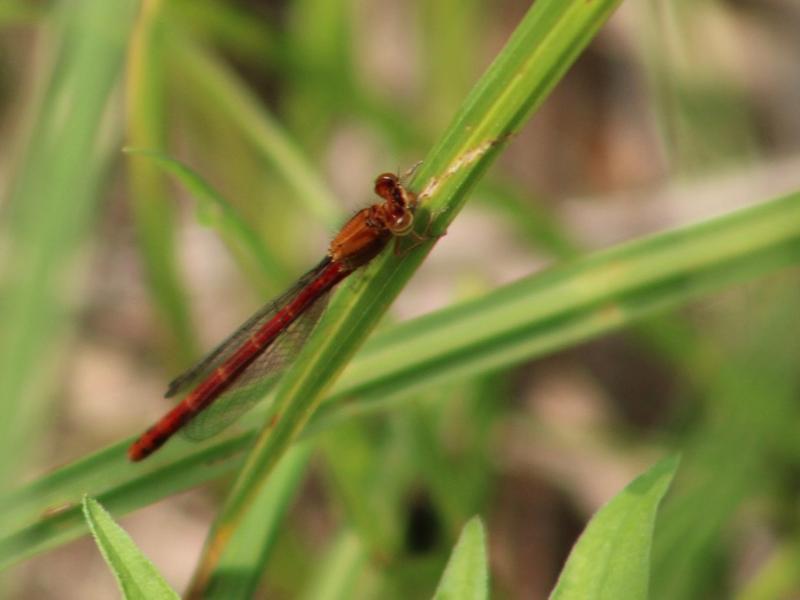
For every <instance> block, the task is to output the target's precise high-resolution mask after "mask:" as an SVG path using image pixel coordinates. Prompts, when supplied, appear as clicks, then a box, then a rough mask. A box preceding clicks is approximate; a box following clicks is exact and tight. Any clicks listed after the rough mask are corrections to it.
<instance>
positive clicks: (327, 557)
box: [0, 0, 800, 600]
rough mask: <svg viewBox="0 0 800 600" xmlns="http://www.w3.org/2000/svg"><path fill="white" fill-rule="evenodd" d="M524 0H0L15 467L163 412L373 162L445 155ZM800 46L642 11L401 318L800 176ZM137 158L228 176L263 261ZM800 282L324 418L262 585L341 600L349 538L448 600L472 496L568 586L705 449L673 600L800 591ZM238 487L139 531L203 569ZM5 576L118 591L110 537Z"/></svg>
mask: <svg viewBox="0 0 800 600" xmlns="http://www.w3.org/2000/svg"><path fill="white" fill-rule="evenodd" d="M528 8H529V3H528V2H524V1H518V0H501V1H499V2H496V1H495V2H489V1H487V0H466V1H465V0H459V1H457V2H456V1H453V0H444V1H433V0H414V1H411V2H393V1H391V0H378V1H376V2H353V1H349V0H338V1H330V0H259V1H257V0H251V1H248V0H228V1H225V0H162V1H156V0H152V1H147V0H144V1H143V2H141V4H139V3H137V2H134V1H133V0H113V1H109V0H80V1H73V2H47V1H44V0H40V1H34V0H18V1H15V0H4V2H3V3H2V6H0V26H2V32H1V36H0V47H2V53H1V54H0V128H1V129H0V131H2V135H1V136H0V184H2V189H3V196H2V205H0V211H2V212H0V215H1V219H2V220H1V222H0V261H1V262H0V265H1V266H2V279H0V325H2V327H0V408H2V409H3V410H4V411H6V412H5V414H6V415H13V417H12V418H8V419H4V423H3V425H1V426H0V434H2V436H3V439H4V440H5V441H6V445H5V447H6V448H11V449H13V450H12V451H11V452H10V453H9V452H7V453H6V455H5V456H4V457H3V458H2V459H1V461H2V465H0V466H2V471H0V475H2V478H0V481H3V485H4V486H6V487H8V488H9V489H10V488H11V487H15V486H16V485H19V482H24V481H31V480H34V479H36V477H38V476H40V475H41V474H43V473H45V472H47V471H48V470H50V469H52V468H54V467H55V466H58V465H62V464H66V463H69V462H71V461H74V460H76V459H78V458H81V457H83V456H85V455H87V454H89V453H91V452H94V451H96V450H98V449H101V448H103V447H105V446H107V445H108V444H111V443H113V442H116V441H119V440H120V439H122V438H124V437H127V436H130V435H133V434H136V433H139V432H140V431H141V430H142V429H143V428H144V427H146V426H147V425H149V424H150V423H151V422H152V421H153V420H154V419H155V418H157V417H159V416H160V415H161V414H162V413H163V412H164V410H165V409H166V407H167V406H168V405H169V402H168V401H166V400H164V399H163V398H162V394H163V390H164V388H165V385H166V383H167V382H168V381H169V380H170V379H171V378H172V376H174V375H175V374H176V373H177V372H179V371H180V370H181V369H182V368H185V367H186V366H187V365H189V364H190V363H191V362H192V360H194V359H197V358H198V357H199V356H201V355H202V353H203V351H204V350H207V349H209V348H211V347H213V345H214V344H215V342H217V341H219V340H220V339H221V338H223V337H224V336H226V335H227V334H228V333H229V332H230V331H232V330H233V329H234V328H235V327H236V326H237V325H238V324H239V323H240V322H241V321H242V320H243V319H244V318H246V317H247V316H248V315H249V314H250V313H251V312H252V311H253V310H255V309H256V308H257V307H258V306H260V304H261V303H263V302H264V301H265V300H266V299H268V298H269V297H270V296H271V295H273V294H275V293H278V292H280V291H281V289H283V288H284V287H285V286H286V285H288V284H289V283H291V282H292V280H293V279H294V278H296V277H297V276H298V275H299V274H301V273H303V272H304V271H305V270H306V269H307V268H308V267H310V266H311V265H313V264H315V263H316V261H317V260H319V258H320V257H321V256H322V254H323V253H324V252H325V250H326V244H327V241H328V239H329V237H330V235H331V234H332V233H334V232H335V231H336V228H337V225H339V224H341V223H342V222H343V221H344V220H345V219H346V217H347V215H349V214H350V213H352V212H353V211H355V210H357V209H358V208H360V207H363V206H365V205H366V204H368V203H370V202H371V201H372V200H371V187H372V181H373V178H374V176H375V175H376V174H377V173H380V172H383V171H403V170H405V169H407V168H408V167H410V166H412V165H413V164H414V163H415V162H417V161H418V160H420V159H421V158H423V157H424V155H425V154H426V152H427V151H428V150H429V148H430V146H431V145H432V143H433V142H435V141H436V140H437V138H438V136H439V135H440V134H441V133H442V132H443V130H444V128H445V127H446V126H447V125H448V123H449V121H450V119H451V118H452V116H453V115H454V114H455V112H456V110H457V109H458V107H459V106H460V104H461V102H462V100H463V98H464V96H465V95H466V93H467V92H468V91H469V90H470V88H471V86H472V85H473V84H474V83H475V81H476V80H477V79H478V77H479V76H480V75H481V74H482V73H483V71H484V70H485V68H486V67H487V66H488V65H489V63H490V62H491V60H492V59H493V58H494V56H495V55H496V53H497V52H498V51H499V50H500V49H501V48H502V46H503V44H504V43H505V41H506V40H507V38H508V36H509V35H510V33H511V32H512V31H513V29H514V27H515V25H516V24H517V23H518V21H519V20H520V19H521V18H522V16H523V15H524V14H525V12H526V11H527V10H528ZM797 56H800V4H798V3H797V2H795V1H793V0H692V1H685V0H684V1H681V0H678V1H673V2H660V1H657V0H629V1H628V2H624V3H623V4H622V6H621V8H620V9H619V10H618V11H617V13H616V14H615V15H614V16H613V17H612V19H611V21H610V22H609V23H608V24H607V25H606V27H604V29H603V30H602V31H601V32H600V34H599V36H598V37H597V38H596V40H595V41H594V42H593V43H592V44H591V46H590V47H589V48H588V50H587V51H586V52H585V53H584V54H583V55H582V56H581V57H580V59H579V60H578V62H577V63H576V64H575V65H574V67H573V68H572V69H571V70H570V71H569V73H568V74H567V76H566V77H565V78H564V80H563V81H562V82H561V83H560V84H559V85H558V87H557V88H556V89H555V91H554V92H553V94H552V95H551V97H550V98H549V99H548V101H547V102H546V103H545V104H544V105H543V106H542V108H541V109H540V110H539V111H538V112H537V114H536V115H535V116H534V118H533V119H532V120H531V122H530V123H529V124H528V125H527V126H526V127H525V128H524V129H523V131H522V132H521V133H520V135H519V136H518V137H516V138H515V139H514V140H513V141H512V142H511V144H510V145H509V147H508V149H507V151H505V152H504V153H503V154H502V156H501V158H500V159H499V161H498V162H497V163H496V164H495V165H494V166H493V168H492V169H491V170H490V172H489V173H488V174H487V176H486V178H485V179H484V180H483V182H482V183H481V184H480V186H479V187H478V188H477V189H476V190H475V191H474V193H473V194H472V196H471V198H470V202H469V203H468V205H467V208H466V209H465V210H464V212H463V213H462V214H461V215H460V216H459V217H458V218H457V220H456V221H455V223H454V224H453V225H452V226H451V228H450V229H449V231H448V235H447V236H446V237H445V238H443V239H442V240H441V241H440V242H439V243H438V244H437V246H436V248H435V250H434V251H433V253H432V254H431V256H430V257H429V259H428V260H427V261H426V263H425V265H424V266H423V268H422V269H421V270H420V271H419V272H418V273H417V275H416V276H415V277H414V279H413V280H412V282H411V284H410V285H409V286H408V287H407V288H406V289H405V291H404V292H403V294H402V296H401V297H400V298H399V299H398V301H397V302H396V303H395V306H394V307H393V310H392V315H393V319H395V320H396V321H402V320H405V319H409V318H413V317H416V316H419V315H423V314H426V313H429V312H430V311H432V310H435V309H438V308H442V307H446V306H449V305H451V304H454V303H456V302H459V301H463V300H465V299H467V298H471V297H476V296H478V295H480V294H483V293H486V292H488V291H490V290H492V289H494V288H496V287H498V286H500V285H502V284H505V283H508V282H511V281H514V280H516V279H519V278H521V277H523V276H527V275H530V274H532V273H535V272H537V271H540V270H542V269H544V268H546V267H548V266H549V265H553V264H561V263H563V262H564V261H570V260H575V259H577V258H579V257H581V256H584V255H587V254H590V253H591V252H593V251H596V250H598V249H602V248H606V247H611V246H614V245H615V244H618V243H621V242H623V241H626V240H630V239H634V238H638V237H641V236H644V235H647V234H650V233H655V232H659V231H663V230H667V229H671V228H676V227H680V226H682V225H686V224H689V223H693V222H697V221H700V220H703V219H708V218H711V217H714V216H717V215H720V214H724V213H727V212H730V211H733V210H735V209H737V208H740V207H742V206H745V205H749V204H754V203H759V202H763V201H766V200H769V199H772V198H774V197H776V196H778V195H781V194H784V193H787V192H789V191H795V190H798V189H800V110H798V107H799V106H800V69H798V68H797V60H796V57H797ZM123 147H129V148H135V149H147V150H160V151H162V152H164V153H165V154H166V155H168V156H170V157H173V158H177V159H179V160H180V161H182V162H183V163H185V164H187V165H190V166H191V168H192V169H193V170H194V171H195V172H197V173H199V174H201V175H202V177H203V178H205V179H206V180H207V181H209V182H210V183H211V184H212V185H213V186H214V187H215V188H216V189H217V190H218V191H219V192H220V193H221V195H222V196H223V197H224V198H225V199H226V200H228V201H229V202H230V203H231V204H232V205H233V206H234V207H235V209H236V211H237V212H238V213H239V214H240V215H241V216H242V217H243V219H244V220H245V221H246V222H247V223H248V224H250V225H252V227H253V228H254V229H255V230H256V231H257V232H258V235H259V239H260V240H261V244H262V246H263V253H262V254H261V256H260V260H258V261H254V260H253V259H252V255H251V254H248V252H247V251H246V249H242V248H241V247H240V246H237V244H236V243H235V241H232V240H229V239H224V236H223V237H221V236H220V235H218V233H217V231H216V230H215V229H214V228H213V227H209V224H210V223H211V222H212V221H213V215H209V214H208V211H204V210H202V209H200V210H198V203H197V201H196V198H194V197H193V196H192V195H191V194H189V193H188V192H187V191H186V189H185V188H184V187H182V186H180V185H177V184H176V181H175V180H174V179H172V178H170V177H169V175H168V174H167V173H166V172H165V171H164V170H163V169H161V168H160V167H159V165H158V164H156V161H154V160H153V159H152V157H147V156H144V155H142V154H136V153H127V154H126V153H123V151H122V149H123ZM798 300H800V282H798V270H797V269H791V270H788V271H787V270H783V271H779V272H776V273H773V274H772V275H770V276H768V277H760V278H758V279H755V280H753V281H752V282H751V283H749V284H747V285H743V286H738V287H735V288H732V289H729V290H727V291H725V292H724V293H719V294H714V295H712V296H710V297H708V298H706V299H705V300H703V301H702V302H698V303H695V304H693V305H691V306H688V307H685V308H684V309H681V310H680V311H677V312H673V313H669V314H662V315H659V316H657V317H654V318H649V319H648V320H646V321H644V322H638V323H636V324H633V325H631V326H630V327H626V328H624V329H622V330H620V331H619V332H618V333H615V334H613V335H607V336H604V337H602V338H600V339H594V340H591V341H587V342H585V343H582V344H580V345H578V346H575V347H572V348H569V349H566V350H563V351H561V352H558V353H556V354H552V355H549V356H546V357H544V358H541V359H538V360H535V361H532V362H528V363H525V364H521V365H518V366H516V367H515V368H513V369H510V370H505V371H503V372H499V373H493V374H491V375H484V376H480V377H475V378H474V379H472V380H463V381H458V382H453V383H452V384H450V385H447V386H443V387H439V388H437V389H431V390H427V391H426V392H425V393H423V394H419V395H417V396H415V397H414V398H409V399H406V400H404V401H403V402H397V403H393V404H392V405H391V406H389V407H388V408H386V409H385V410H383V411H380V412H377V413H375V414H370V415H368V416H364V417H360V418H356V419H351V420H347V421H344V422H343V424H341V425H339V426H337V427H334V428H330V429H328V430H326V431H324V432H323V433H321V434H320V435H318V436H316V437H314V439H313V453H312V458H311V461H310V463H309V466H308V469H307V471H306V473H305V475H304V477H303V481H302V484H301V485H300V488H299V491H298V493H297V495H296V497H295V498H294V499H293V501H292V504H291V508H290V510H289V513H288V515H287V517H286V520H285V524H284V527H283V529H282V531H281V534H280V536H279V539H278V540H277V542H276V547H275V548H274V550H273V552H272V555H271V558H270V561H269V562H268V567H267V571H266V573H265V576H264V584H263V587H262V593H263V596H264V597H270V598H295V597H302V595H303V594H306V596H305V597H309V598H312V597H315V596H314V592H313V590H314V585H315V582H318V581H320V580H321V579H322V578H323V575H324V574H326V573H329V572H330V571H326V569H331V568H333V567H331V566H330V565H331V561H332V560H333V559H335V558H337V557H338V558H340V559H342V560H344V558H342V557H345V558H347V557H351V558H352V561H351V563H352V564H355V567H354V570H353V572H352V573H349V572H348V573H349V574H350V576H351V577H352V581H353V584H352V585H353V588H352V589H353V590H355V591H354V594H356V596H357V597H365V598H366V597H381V598H393V597H396V598H412V597H427V596H429V595H430V593H431V592H432V591H433V589H434V588H435V585H436V581H437V580H438V577H439V574H440V572H441V569H442V568H443V565H444V564H445V561H446V559H447V556H448V554H449V551H450V549H451V547H452V545H453V543H454V540H455V539H456V537H457V534H458V532H459V531H460V528H461V527H462V526H463V524H464V523H465V522H466V520H467V519H469V518H470V517H471V516H472V515H474V514H479V515H481V516H482V518H483V519H484V521H485V523H486V526H487V531H488V539H489V552H490V563H491V582H492V589H493V593H494V597H497V598H544V597H546V596H547V594H548V593H549V591H550V589H551V588H552V586H553V584H554V582H555V579H556V577H557V575H558V573H559V570H560V568H561V566H562V565H563V561H564V560H565V558H566V556H567V554H568V552H569V549H570V548H571V545H572V544H573V543H574V541H575V539H576V537H577V535H578V534H579V533H580V531H581V530H582V528H583V526H584V525H585V523H586V521H587V520H588V518H589V517H590V516H591V515H592V513H593V512H595V511H596V510H597V509H598V508H599V506H600V505H601V504H602V503H603V502H605V501H607V500H608V499H609V498H611V497H612V496H613V495H614V494H615V493H616V492H618V491H619V490H620V489H621V488H622V487H623V486H624V485H625V484H626V483H627V482H629V481H630V480H631V479H632V478H633V477H635V475H636V474H638V473H640V472H641V471H643V470H644V469H646V468H647V467H648V466H649V465H651V464H652V463H654V462H655V461H656V460H658V458H659V457H661V456H663V455H665V454H667V453H669V452H672V451H681V452H682V454H683V462H682V466H681V470H680V472H679V475H678V479H677V480H676V483H675V485H674V488H673V491H672V493H671V496H670V497H669V498H668V500H667V502H666V503H665V505H664V506H663V509H662V514H661V519H660V521H659V523H658V526H657V536H656V545H655V548H654V551H653V579H652V586H653V596H654V597H657V598H659V597H661V598H723V597H742V598H778V597H781V598H792V597H800V568H798V567H797V565H798V564H800V504H798V498H800V441H798V440H799V439H800V438H798V436H797V433H796V431H797V426H798V425H800V420H799V419H798V417H800V410H798V408H800V407H799V406H798V400H800V395H799V394H798V391H799V390H800V387H799V386H798V384H800V371H799V370H798V368H797V365H798V364H799V363H798V359H800V319H798V309H797V306H798ZM229 483H230V481H229V480H226V481H222V482H218V483H215V484H212V485H209V486H205V487H203V488H201V489H197V490H193V491H191V492H187V493H184V494H180V495H178V496H175V497H172V498H169V499H167V500H164V501H162V502H159V503H157V504H155V505H152V506H150V507H148V508H145V509H142V510H139V511H137V512H135V513H134V514H132V515H129V516H126V517H124V518H122V519H121V520H120V522H121V524H122V525H123V526H124V527H125V529H126V530H127V531H128V532H130V534H131V535H132V536H133V538H134V539H135V541H136V542H137V543H138V544H139V545H140V547H141V548H142V549H143V550H144V551H145V552H146V553H147V554H148V556H149V557H150V558H151V559H152V560H153V561H154V562H155V564H156V565H157V566H158V568H159V569H160V570H161V571H162V572H163V573H164V575H165V576H166V578H167V579H168V581H169V582H170V583H171V584H173V585H174V586H175V587H176V588H177V589H183V588H184V586H185V585H186V582H187V581H188V579H189V577H190V575H191V573H192V569H193V567H194V564H195V561H196V560H197V557H198V555H199V552H200V549H201V546H202V543H203V540H204V539H205V535H206V532H207V528H208V526H209V524H210V523H211V521H212V520H213V517H214V515H215V513H216V510H217V508H218V506H219V501H220V499H221V498H222V497H224V493H225V492H226V491H227V485H228V484H229ZM353 557H354V558H353ZM353 561H354V562H353ZM334 572H335V568H334ZM76 574H80V577H76ZM7 575H8V586H9V587H8V589H9V590H11V594H10V595H11V596H12V597H19V598H47V597H58V598H61V599H72V598H75V599H77V598H81V599H84V600H85V599H89V598H108V597H113V596H115V594H116V591H115V584H114V581H113V578H112V576H111V574H110V572H109V571H108V570H107V568H106V567H105V565H104V564H103V562H102V560H101V558H100V554H99V552H98V551H97V549H96V547H95V546H94V544H93V543H92V542H91V540H88V539H86V538H83V539H81V540H78V541H75V542H72V543H70V544H67V545H65V546H63V547H61V548H59V549H57V550H55V551H51V552H48V553H45V554H42V555H40V556H37V557H35V558H34V559H31V560H27V561H25V562H24V563H22V564H20V565H18V566H16V567H15V568H13V569H12V570H10V571H8V573H7Z"/></svg>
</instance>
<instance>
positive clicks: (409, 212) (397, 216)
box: [375, 173, 416, 236]
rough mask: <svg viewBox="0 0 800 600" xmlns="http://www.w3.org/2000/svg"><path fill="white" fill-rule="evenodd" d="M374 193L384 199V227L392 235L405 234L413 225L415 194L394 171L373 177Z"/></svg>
mask: <svg viewBox="0 0 800 600" xmlns="http://www.w3.org/2000/svg"><path fill="white" fill-rule="evenodd" d="M375 193H376V194H377V195H378V196H380V197H381V198H383V199H384V200H385V201H386V204H385V205H384V208H383V210H384V211H385V212H384V214H385V222H386V227H388V229H389V231H391V232H392V234H393V235H400V236H402V235H407V234H408V233H409V232H410V231H411V228H412V227H413V225H414V208H415V206H416V196H414V194H413V193H411V192H410V191H409V190H407V189H406V188H405V186H404V185H403V184H402V183H400V178H399V177H398V176H397V175H395V174H394V173H382V174H380V175H378V177H376V178H375Z"/></svg>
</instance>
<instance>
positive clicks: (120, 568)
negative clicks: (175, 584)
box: [83, 496, 179, 600]
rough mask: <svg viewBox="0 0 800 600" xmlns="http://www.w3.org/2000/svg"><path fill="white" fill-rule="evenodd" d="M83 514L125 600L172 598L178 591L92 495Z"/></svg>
mask: <svg viewBox="0 0 800 600" xmlns="http://www.w3.org/2000/svg"><path fill="white" fill-rule="evenodd" d="M83 515H84V517H85V518H86V523H87V524H88V525H89V531H91V532H92V537H94V541H95V542H96V543H97V547H98V548H100V552H101V553H102V554H103V558H104V559H105V561H106V563H107V564H108V566H109V567H110V568H111V571H112V573H114V577H115V578H116V580H117V583H118V584H119V588H120V590H121V591H122V595H123V596H124V597H125V598H126V599H128V600H137V599H142V600H161V599H163V600H167V599H169V600H173V599H177V598H179V596H178V594H176V593H175V591H174V590H173V589H172V588H171V587H169V584H167V582H166V581H164V578H163V577H162V576H161V574H160V573H159V572H158V570H157V569H156V568H155V566H154V565H153V563H151V562H150V560H149V559H148V558H147V557H146V556H145V555H144V554H142V552H141V550H139V548H137V547H136V544H134V543H133V540H132V539H131V538H130V536H129V535H128V534H127V533H125V530H124V529H122V527H120V526H119V525H117V524H116V523H115V522H114V519H112V518H111V515H110V514H108V512H107V511H106V510H105V509H104V508H103V507H102V506H101V505H100V503H99V502H98V501H97V500H95V499H94V498H90V497H89V496H84V498H83Z"/></svg>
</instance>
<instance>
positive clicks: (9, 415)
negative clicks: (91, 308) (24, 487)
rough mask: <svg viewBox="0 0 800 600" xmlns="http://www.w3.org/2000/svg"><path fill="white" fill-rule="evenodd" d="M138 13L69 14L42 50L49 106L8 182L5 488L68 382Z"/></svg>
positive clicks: (3, 282)
mask: <svg viewBox="0 0 800 600" xmlns="http://www.w3.org/2000/svg"><path fill="white" fill-rule="evenodd" d="M136 8H137V3H136V2H135V1H134V0H82V1H80V2H77V1H76V2H70V3H69V4H65V3H59V4H58V5H57V6H56V7H54V10H53V11H52V12H51V13H50V15H51V17H52V19H51V20H49V21H48V22H49V23H50V25H51V26H52V29H51V31H52V32H53V33H54V34H55V36H54V37H53V39H51V40H50V41H49V42H48V43H43V44H41V48H39V49H36V50H35V51H33V54H40V50H41V51H42V52H41V54H42V57H43V58H45V62H44V64H47V65H48V67H47V72H46V73H45V76H44V77H43V78H42V80H41V81H37V82H36V86H35V87H36V88H39V89H40V91H41V92H42V93H41V95H40V94H35V95H34V96H32V99H33V98H34V97H36V98H38V99H37V100H36V101H32V102H28V103H27V104H30V105H31V110H30V111H29V112H27V114H25V115H24V118H22V119H21V120H22V121H24V122H25V123H27V124H29V125H30V127H26V128H25V131H26V133H28V137H27V139H25V140H24V142H25V143H24V151H23V152H22V154H21V156H18V157H16V158H15V159H14V160H13V161H11V162H10V163H9V164H10V165H12V164H13V165H14V166H15V167H16V169H15V171H14V172H13V173H11V174H10V179H11V182H10V183H9V184H6V179H9V177H6V176H4V177H3V188H4V189H3V192H2V193H1V194H0V195H2V209H3V210H2V217H1V218H0V239H2V240H3V242H2V245H3V249H2V251H0V289H1V290H2V293H1V294H0V300H1V301H2V310H0V411H2V414H4V415H6V416H5V417H4V418H3V419H2V420H0V489H8V487H7V479H9V478H10V477H13V475H15V474H16V472H17V471H18V470H19V469H20V467H22V466H24V465H25V464H26V458H27V457H31V456H35V455H36V452H35V451H33V445H34V444H35V442H36V440H37V437H38V436H40V435H42V434H43V433H44V431H45V430H46V426H45V425H44V424H45V423H46V422H48V420H49V418H50V417H49V415H50V413H51V410H52V409H50V407H49V404H48V403H49V402H52V401H54V400H55V398H56V396H55V394H54V393H53V391H54V388H55V387H56V386H58V385H60V384H61V383H62V382H57V377H56V376H55V374H54V373H55V371H56V370H57V369H58V368H59V367H60V359H61V353H60V350H61V349H62V348H61V347H62V344H63V343H64V339H65V334H66V333H68V327H67V324H68V316H69V313H70V310H71V308H72V305H73V296H74V294H72V293H71V292H70V290H71V289H72V288H73V286H74V284H75V280H76V273H75V271H74V267H75V266H76V260H75V259H76V258H77V257H78V252H77V251H78V249H79V248H80V247H81V244H82V242H83V241H84V238H85V234H86V231H87V230H88V229H89V228H90V226H91V224H92V223H93V221H94V219H95V214H96V208H97V200H98V193H97V192H98V187H99V186H100V184H101V182H102V181H103V178H104V176H105V173H106V170H107V168H108V166H109V162H108V161H109V157H110V156H111V152H110V150H111V143H113V140H112V139H109V138H113V136H109V135H108V129H113V127H112V128H109V125H111V121H110V120H106V121H105V123H104V120H103V115H104V114H106V113H107V112H108V107H109V101H110V98H111V97H112V96H113V91H114V87H115V85H116V83H117V81H118V80H119V77H120V73H121V71H122V70H123V69H122V65H123V63H124V57H125V43H126V40H127V37H128V35H129V31H130V28H131V26H132V23H133V20H134V17H135V13H136ZM37 39H38V36H37ZM40 41H42V42H44V36H42V39H41V40H40ZM31 82H32V83H33V80H31ZM23 106H25V104H22V105H20V108H22V107H23ZM21 116H22V115H21ZM104 124H105V127H104V126H103V125H104ZM78 279H79V277H78Z"/></svg>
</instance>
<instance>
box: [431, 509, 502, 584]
mask: <svg viewBox="0 0 800 600" xmlns="http://www.w3.org/2000/svg"><path fill="white" fill-rule="evenodd" d="M488 597H489V575H488V567H487V561H486V534H485V533H484V531H483V524H482V523H481V520H480V518H478V517H473V518H472V519H470V521H469V523H467V524H466V525H464V529H463V530H462V531H461V536H460V537H459V538H458V543H456V546H455V548H453V553H452V554H451V555H450V560H449V561H448V562H447V568H446V569H445V570H444V574H443V575H442V579H441V581H440V582H439V587H438V588H437V589H436V593H435V594H434V595H433V598H434V600H468V599H472V600H480V599H481V598H488Z"/></svg>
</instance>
